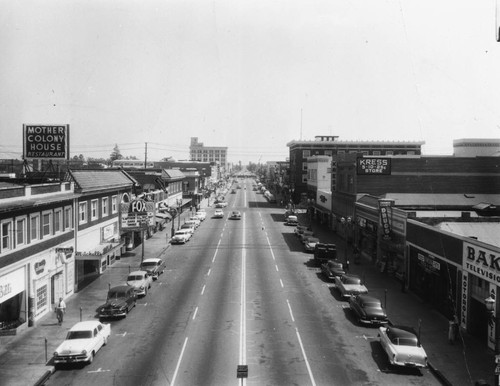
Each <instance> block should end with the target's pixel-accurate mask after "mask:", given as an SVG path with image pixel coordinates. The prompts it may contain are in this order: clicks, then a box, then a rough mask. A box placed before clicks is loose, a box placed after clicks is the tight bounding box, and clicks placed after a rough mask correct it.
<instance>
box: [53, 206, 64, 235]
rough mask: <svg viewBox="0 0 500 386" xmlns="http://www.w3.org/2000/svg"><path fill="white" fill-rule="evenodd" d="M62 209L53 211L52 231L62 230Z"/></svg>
mask: <svg viewBox="0 0 500 386" xmlns="http://www.w3.org/2000/svg"><path fill="white" fill-rule="evenodd" d="M62 225H63V222H62V210H61V209H56V210H55V211H54V233H58V232H62V230H63V229H62Z"/></svg>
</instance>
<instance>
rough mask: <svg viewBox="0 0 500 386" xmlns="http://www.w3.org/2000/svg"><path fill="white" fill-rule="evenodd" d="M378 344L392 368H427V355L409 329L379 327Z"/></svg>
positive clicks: (411, 329)
mask: <svg viewBox="0 0 500 386" xmlns="http://www.w3.org/2000/svg"><path fill="white" fill-rule="evenodd" d="M378 331H379V334H378V335H379V337H380V344H381V345H382V347H383V349H384V351H385V352H386V353H387V357H388V358H389V362H390V363H391V365H394V366H405V367H427V354H426V353H425V350H424V348H423V347H422V345H421V344H420V341H419V339H418V337H417V334H416V333H415V331H414V330H413V328H411V327H405V326H392V327H379V329H378Z"/></svg>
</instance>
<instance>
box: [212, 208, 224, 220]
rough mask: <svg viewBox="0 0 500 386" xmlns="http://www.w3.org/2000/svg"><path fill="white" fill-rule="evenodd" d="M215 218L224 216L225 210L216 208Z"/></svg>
mask: <svg viewBox="0 0 500 386" xmlns="http://www.w3.org/2000/svg"><path fill="white" fill-rule="evenodd" d="M214 218H224V211H223V210H222V209H215V212H214Z"/></svg>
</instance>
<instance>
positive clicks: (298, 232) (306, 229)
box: [293, 225, 312, 238]
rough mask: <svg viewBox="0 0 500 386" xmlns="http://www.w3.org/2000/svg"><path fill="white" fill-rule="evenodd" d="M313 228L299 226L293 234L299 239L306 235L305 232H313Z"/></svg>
mask: <svg viewBox="0 0 500 386" xmlns="http://www.w3.org/2000/svg"><path fill="white" fill-rule="evenodd" d="M311 231H312V230H311V227H310V226H306V225H297V226H296V227H295V229H294V230H293V232H294V233H295V236H297V237H299V238H300V236H301V235H302V234H303V233H304V232H311Z"/></svg>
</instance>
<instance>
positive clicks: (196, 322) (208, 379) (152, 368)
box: [47, 180, 439, 385]
mask: <svg viewBox="0 0 500 386" xmlns="http://www.w3.org/2000/svg"><path fill="white" fill-rule="evenodd" d="M242 186H243V187H244V188H242V189H238V190H237V191H236V194H228V195H227V197H226V198H227V200H228V202H229V206H228V207H227V208H225V209H224V212H225V214H226V216H225V218H224V219H213V218H211V214H212V213H213V209H212V208H208V209H207V212H208V215H207V219H206V220H205V221H204V222H203V223H202V224H201V225H200V227H199V228H198V229H197V230H196V232H195V234H194V236H193V238H192V239H191V241H189V242H188V243H187V244H185V245H173V246H171V247H170V248H168V249H167V250H165V252H164V254H163V258H164V259H165V260H166V263H167V271H166V272H165V273H164V274H163V275H161V276H160V278H159V280H158V281H156V282H154V283H153V286H152V289H151V291H150V292H149V293H148V295H147V296H146V297H144V298H142V299H140V300H139V301H138V303H137V307H136V309H134V310H132V311H131V312H130V314H129V315H128V316H127V317H126V318H125V319H123V320H116V321H111V330H112V333H111V338H110V340H109V343H108V345H107V346H106V347H104V348H103V349H101V350H100V351H99V352H98V354H97V356H96V358H95V360H94V362H93V363H92V364H91V365H89V366H87V367H84V368H64V369H61V370H58V371H56V373H54V374H53V375H52V377H51V379H50V380H49V382H48V383H47V384H49V385H69V384H71V385H90V384H94V385H241V384H248V385H353V384H356V385H363V384H364V385H368V384H369V385H401V384H411V385H438V384H439V383H438V382H437V381H436V380H435V378H434V377H433V375H432V374H431V373H430V371H429V370H427V369H426V370H422V371H420V370H411V371H406V370H404V371H401V370H398V371H396V370H394V369H390V368H389V367H388V363H387V357H386V356H385V353H384V352H383V351H382V348H381V346H380V344H379V343H378V339H377V330H376V329H375V328H368V327H361V326H359V325H357V323H355V322H354V319H353V318H352V316H351V314H350V312H349V309H348V306H347V302H345V301H342V300H341V299H340V298H339V296H338V295H337V292H336V290H335V289H334V288H333V287H332V284H331V283H328V282H326V281H324V280H323V279H322V278H321V275H318V273H319V270H318V269H317V268H316V267H313V266H312V265H311V264H310V263H309V259H310V258H311V256H312V255H308V254H306V253H304V252H303V249H302V245H301V244H300V242H299V240H298V239H297V238H296V237H295V235H294V234H293V228H292V227H287V226H285V225H284V224H283V211H282V209H280V208H278V207H277V206H276V205H269V204H268V203H267V201H266V200H265V199H264V198H263V196H262V195H260V194H257V193H256V192H254V191H252V184H251V181H250V180H248V181H245V182H244V183H242ZM232 210H239V211H241V212H242V218H241V220H230V219H228V214H229V213H230V212H231V211H232ZM146 242H147V241H146ZM126 274H127V272H126V271H125V272H116V273H113V278H114V280H118V279H119V277H120V275H123V278H125V276H126ZM112 284H116V283H112ZM379 295H380V294H377V296H379ZM95 296H96V299H95V305H96V307H97V306H98V305H99V301H100V300H104V297H105V294H104V293H102V294H101V299H99V294H95ZM238 365H247V366H248V378H246V379H238V378H237V376H236V375H237V366H238Z"/></svg>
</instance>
